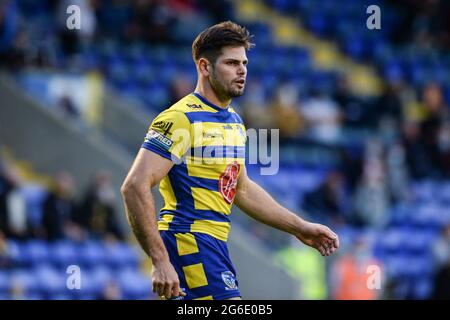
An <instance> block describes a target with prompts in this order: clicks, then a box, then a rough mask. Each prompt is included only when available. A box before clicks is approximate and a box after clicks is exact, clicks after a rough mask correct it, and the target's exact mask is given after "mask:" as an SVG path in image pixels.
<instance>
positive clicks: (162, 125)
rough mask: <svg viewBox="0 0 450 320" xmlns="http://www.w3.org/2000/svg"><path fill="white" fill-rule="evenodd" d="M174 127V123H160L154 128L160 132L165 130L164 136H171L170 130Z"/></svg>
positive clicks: (154, 125) (156, 123) (155, 124)
mask: <svg viewBox="0 0 450 320" xmlns="http://www.w3.org/2000/svg"><path fill="white" fill-rule="evenodd" d="M172 126H173V122H169V121H158V122H155V123H154V124H153V125H152V127H153V128H158V129H160V130H163V131H164V132H163V134H164V135H168V134H170V128H172Z"/></svg>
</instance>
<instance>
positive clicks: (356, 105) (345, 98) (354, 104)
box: [334, 76, 373, 127]
mask: <svg viewBox="0 0 450 320" xmlns="http://www.w3.org/2000/svg"><path fill="white" fill-rule="evenodd" d="M334 100H335V101H336V103H337V104H338V106H339V108H340V111H341V113H342V115H343V121H344V124H345V125H346V126H348V127H365V126H369V125H373V123H372V121H373V119H371V118H370V117H369V112H368V111H369V110H368V109H369V108H368V106H367V105H366V104H364V103H363V102H362V101H361V100H360V99H358V98H357V97H356V96H355V95H354V94H353V93H352V92H351V91H350V86H349V84H348V80H347V78H346V77H345V76H340V77H339V78H338V80H337V81H336V89H335V94H334Z"/></svg>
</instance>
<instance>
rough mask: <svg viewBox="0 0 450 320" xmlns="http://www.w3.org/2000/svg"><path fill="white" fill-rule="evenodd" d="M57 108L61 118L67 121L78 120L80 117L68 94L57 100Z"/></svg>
mask: <svg viewBox="0 0 450 320" xmlns="http://www.w3.org/2000/svg"><path fill="white" fill-rule="evenodd" d="M57 106H58V108H59V110H60V111H61V113H62V114H63V116H64V117H67V118H68V119H78V118H79V117H80V112H79V111H78V109H77V107H76V106H75V104H74V103H73V101H72V99H71V98H70V95H68V94H64V95H63V96H61V97H60V98H59V100H58V103H57Z"/></svg>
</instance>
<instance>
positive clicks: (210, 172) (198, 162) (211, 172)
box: [186, 156, 245, 180]
mask: <svg viewBox="0 0 450 320" xmlns="http://www.w3.org/2000/svg"><path fill="white" fill-rule="evenodd" d="M205 160H207V159H205V158H194V157H191V156H187V157H186V164H187V170H188V174H189V175H190V176H192V177H198V178H206V179H215V180H219V177H220V175H221V174H222V173H223V172H224V171H225V168H226V167H227V165H229V164H230V163H233V162H234V161H236V162H237V163H239V164H240V165H241V168H242V166H243V165H244V162H245V159H240V158H238V159H235V158H222V159H214V158H211V159H208V160H220V161H218V162H215V163H214V165H211V164H210V163H208V162H207V161H205ZM191 163H192V165H190V164H191ZM241 170H242V169H240V170H239V171H241ZM239 174H240V172H238V175H239Z"/></svg>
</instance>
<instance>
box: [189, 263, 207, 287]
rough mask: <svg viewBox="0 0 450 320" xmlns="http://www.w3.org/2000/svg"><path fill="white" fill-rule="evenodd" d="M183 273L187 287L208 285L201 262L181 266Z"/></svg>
mask: <svg viewBox="0 0 450 320" xmlns="http://www.w3.org/2000/svg"><path fill="white" fill-rule="evenodd" d="M183 272H184V275H185V276H186V283H187V285H188V287H189V289H194V288H198V287H203V286H207V285H208V280H207V279H206V274H205V270H204V269H203V264H202V263H197V264H192V265H190V266H186V267H183Z"/></svg>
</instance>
